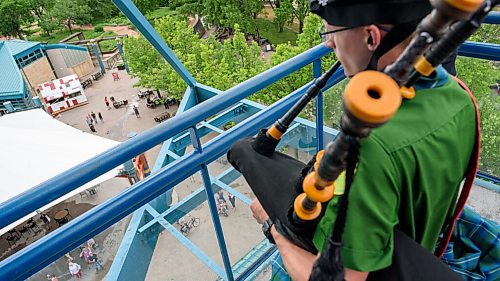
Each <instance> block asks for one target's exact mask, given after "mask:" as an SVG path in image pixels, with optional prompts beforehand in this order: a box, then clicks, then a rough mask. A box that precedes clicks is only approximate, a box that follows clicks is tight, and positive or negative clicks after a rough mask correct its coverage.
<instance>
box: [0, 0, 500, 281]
mask: <svg viewBox="0 0 500 281" xmlns="http://www.w3.org/2000/svg"><path fill="white" fill-rule="evenodd" d="M113 2H114V3H115V4H116V5H117V6H118V7H119V8H120V9H122V11H124V13H125V14H127V13H128V14H127V16H128V17H129V18H130V19H131V20H132V22H133V23H134V24H136V25H137V27H138V29H139V30H140V31H141V32H142V33H143V34H145V37H147V38H148V37H149V38H148V39H149V40H150V41H153V42H158V41H161V42H163V41H162V40H161V39H160V38H159V37H158V36H157V34H156V32H155V31H154V29H153V28H152V27H151V26H150V25H149V23H148V22H147V21H144V20H142V19H141V18H140V16H142V15H140V13H139V12H138V10H137V9H136V8H135V6H133V4H132V3H131V2H130V0H113ZM134 8H135V10H134ZM137 13H139V15H140V16H139V15H138V14H137ZM499 19H500V16H499V13H494V14H493V15H491V16H489V17H488V21H489V22H491V23H498V22H499ZM148 34H149V35H148ZM155 34H156V35H155ZM483 47H484V49H482V51H483V52H484V53H482V54H479V55H481V56H485V57H489V58H494V59H495V60H498V59H499V57H500V56H499V53H500V52H499V50H500V48H499V46H498V45H492V46H490V45H488V44H483V43H472V44H471V45H470V48H464V49H463V50H462V51H461V55H465V56H472V57H480V56H479V55H478V54H477V52H476V50H477V48H483ZM155 48H157V49H158V50H161V51H160V54H162V56H164V57H165V58H166V59H167V60H168V61H169V63H171V65H173V66H174V69H175V70H176V71H177V72H178V73H179V75H181V76H182V77H183V79H184V80H185V81H186V83H187V84H188V86H189V87H191V88H194V89H196V88H198V87H199V88H203V89H205V90H206V89H208V87H205V86H204V85H201V84H199V83H197V82H196V81H195V80H194V78H192V76H190V74H189V72H187V74H186V73H184V71H185V69H183V68H182V67H180V65H182V64H181V63H180V62H179V61H178V60H175V59H173V58H175V55H173V53H172V52H171V50H170V49H169V48H168V46H166V44H164V43H163V44H162V43H158V44H156V45H155ZM169 50H170V52H169ZM330 52H331V50H329V49H327V48H326V47H324V46H323V45H319V46H316V47H314V48H312V49H310V50H308V51H306V52H304V53H302V54H300V55H298V56H296V57H294V58H292V59H290V60H288V61H286V62H283V63H282V64H280V65H278V66H275V67H273V68H271V69H269V70H267V71H265V72H263V73H261V74H259V75H257V76H255V77H253V78H251V79H249V80H247V81H245V82H243V83H241V84H239V85H237V86H235V87H233V88H231V89H229V90H227V91H224V92H223V93H221V94H218V95H217V96H215V97H213V98H212V99H210V102H204V103H203V106H202V107H195V108H194V109H190V110H188V111H186V112H183V113H181V114H179V115H177V116H176V117H175V118H173V119H170V120H167V121H166V122H164V123H162V124H160V125H157V126H156V127H154V128H151V129H149V130H147V131H145V132H144V133H142V134H140V135H138V136H136V137H134V138H132V139H129V140H127V141H125V142H123V143H121V144H119V145H118V146H116V147H114V148H112V149H110V150H108V151H106V152H103V153H101V154H100V155H98V156H96V157H94V158H93V159H90V160H88V161H86V162H84V163H82V164H80V165H77V166H75V167H73V168H71V169H69V170H68V171H66V172H64V173H61V174H60V175H57V176H55V177H54V178H52V179H50V180H48V181H46V182H44V183H41V184H39V185H37V186H35V187H34V188H32V189H30V190H28V191H26V192H24V193H22V194H20V195H19V196H16V197H15V198H12V199H11V200H9V201H7V202H5V203H2V204H1V205H0V228H3V227H5V226H7V225H9V224H10V223H12V222H14V221H16V220H18V219H20V218H22V217H23V216H25V215H26V214H28V213H30V212H32V211H35V210H37V209H39V208H40V207H42V206H44V205H46V204H47V203H49V202H51V201H53V200H55V199H56V198H59V197H60V196H62V195H64V194H66V193H68V192H70V191H72V190H74V189H75V188H77V187H79V186H81V185H83V184H85V183H87V182H89V181H90V180H92V179H94V178H96V177H98V176H100V175H102V174H104V173H106V172H107V171H109V170H111V169H113V168H114V167H116V166H118V165H120V164H122V163H124V162H125V161H127V160H129V159H131V158H133V157H134V156H136V155H138V154H140V153H143V152H145V151H146V150H149V149H150V148H152V147H153V146H155V145H157V144H159V143H161V142H163V141H165V140H167V139H169V138H172V137H174V136H176V135H177V134H179V133H181V132H183V131H185V130H190V132H191V133H192V142H193V144H198V145H195V147H197V149H196V150H195V151H193V152H191V153H189V154H187V155H184V156H183V157H180V158H179V159H178V160H176V161H175V163H170V164H168V165H167V166H165V167H163V168H161V169H160V170H159V171H158V172H157V173H156V174H153V175H151V176H149V177H147V178H146V179H144V180H142V181H140V182H139V183H137V184H135V185H134V188H130V189H127V190H125V191H123V192H122V193H120V194H119V195H117V196H116V197H114V198H111V199H109V200H108V201H106V202H104V203H102V204H101V205H98V206H97V207H95V208H93V209H91V210H90V211H88V212H86V213H84V214H82V215H81V216H79V217H78V218H75V219H74V220H72V221H71V222H69V223H68V224H66V225H65V226H63V227H61V228H59V229H56V230H54V231H53V232H51V233H50V234H48V235H46V236H45V237H43V238H42V239H40V240H38V241H37V242H35V243H33V244H31V245H29V246H27V247H26V248H24V249H22V250H21V251H19V252H17V253H16V254H14V255H12V256H10V257H9V258H7V259H5V260H3V261H1V262H0V277H1V278H0V279H2V280H4V279H5V280H18V279H25V278H27V277H29V276H31V275H32V274H34V273H35V272H37V271H38V270H40V269H42V268H44V267H45V266H47V265H49V264H50V263H51V262H53V261H54V260H56V259H57V258H59V257H61V256H63V255H64V254H65V253H67V252H69V251H70V250H72V249H74V248H76V247H77V246H78V245H80V244H82V243H84V242H85V241H86V240H87V239H88V238H90V237H93V236H95V235H96V234H98V233H99V232H101V231H103V230H105V229H106V228H108V227H110V226H111V225H113V224H114V223H116V222H118V221H119V220H120V219H122V218H124V217H125V216H127V215H129V214H130V213H132V212H133V211H135V210H137V209H138V208H140V207H141V206H143V205H145V204H147V203H148V202H150V201H151V200H153V199H154V198H156V197H158V196H159V195H161V194H163V193H165V192H166V191H168V190H170V189H172V188H173V187H174V186H175V185H176V184H178V183H180V182H181V181H183V180H184V179H186V178H187V177H188V176H190V175H192V174H194V173H196V172H198V171H200V170H201V171H204V173H203V177H204V180H205V187H206V190H207V192H209V191H208V190H209V189H210V178H209V176H208V174H207V173H206V171H207V169H206V165H207V164H208V163H210V162H212V161H214V160H215V159H217V158H218V157H220V156H221V155H223V154H224V153H225V152H226V151H227V149H228V148H229V147H230V146H231V144H233V143H234V142H235V141H237V140H238V139H240V138H242V137H244V136H249V135H253V134H255V133H256V132H257V130H258V129H259V128H262V127H267V126H269V125H270V124H272V123H273V122H274V121H275V120H276V116H282V115H283V114H284V113H285V112H286V111H287V109H288V108H290V107H291V106H292V105H293V104H294V103H295V102H296V101H297V100H298V99H299V98H300V97H301V96H302V94H303V93H304V92H305V91H306V89H307V88H308V87H309V86H310V85H311V82H310V83H307V84H306V85H304V86H303V87H301V88H300V89H298V90H296V91H294V92H293V93H291V94H290V95H288V96H287V97H285V98H283V99H282V100H280V101H279V102H277V103H275V104H273V105H272V106H270V107H268V108H266V109H265V110H263V111H261V112H259V113H258V114H257V115H254V116H252V117H251V118H249V119H247V120H245V121H243V122H242V123H240V124H239V125H238V126H236V127H234V128H232V129H231V130H229V131H227V132H225V133H224V134H221V135H219V136H218V137H216V138H214V139H212V140H211V141H209V142H208V143H206V144H205V145H204V146H203V147H202V146H201V145H200V144H199V137H198V136H197V133H196V124H197V123H199V122H201V121H203V120H205V119H207V118H209V117H211V116H213V115H215V114H216V113H218V112H220V111H222V110H223V109H225V108H227V107H230V106H232V105H234V104H236V103H238V102H239V101H240V100H242V99H244V98H246V97H248V96H249V95H251V94H253V93H255V92H257V91H259V90H261V89H263V88H265V87H267V86H269V85H271V84H272V83H274V82H276V81H278V80H280V79H281V78H283V77H285V76H287V75H289V74H290V73H293V72H295V71H297V70H300V69H301V68H303V67H304V66H306V65H308V64H310V63H314V67H313V71H314V77H318V75H319V70H320V69H321V64H320V59H321V58H322V57H323V56H325V55H327V54H329V53H330ZM186 71H187V70H186ZM341 72H342V70H339V71H338V72H337V73H336V75H334V77H332V79H330V81H329V83H328V85H327V88H329V87H331V86H333V85H334V84H336V83H338V82H339V81H340V80H342V79H343V75H342V74H341ZM188 74H189V75H188ZM318 105H319V106H317V107H318V108H319V109H318V112H317V116H318V120H322V119H321V118H322V108H323V106H322V101H321V99H319V101H318ZM321 122H322V121H318V124H321ZM319 128H322V127H319ZM321 138H322V135H321V134H318V139H321ZM320 145H322V143H321V144H320ZM208 197H209V198H212V201H213V196H208ZM209 204H210V207H211V212H212V214H214V211H215V210H214V207H215V206H214V202H211V201H209ZM213 217H214V216H213ZM215 217H217V216H215ZM214 224H215V225H216V227H218V229H217V233H221V232H222V230H221V229H220V223H219V222H218V220H217V219H214ZM218 235H219V234H218ZM221 241H222V243H221ZM223 241H224V240H223V237H222V239H219V243H220V244H221V245H220V247H221V252H223V260H224V265H225V270H226V272H227V276H226V279H230V280H232V279H233V276H232V275H231V272H230V271H231V268H230V265H229V268H228V258H227V251H226V250H225V245H224V243H223ZM224 253H225V254H224ZM224 255H225V256H224Z"/></svg>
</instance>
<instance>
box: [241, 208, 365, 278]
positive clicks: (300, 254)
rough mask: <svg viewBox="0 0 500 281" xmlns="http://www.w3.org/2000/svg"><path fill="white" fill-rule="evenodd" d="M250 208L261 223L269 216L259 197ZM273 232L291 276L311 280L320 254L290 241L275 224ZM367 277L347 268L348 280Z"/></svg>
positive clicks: (362, 273) (346, 276)
mask: <svg viewBox="0 0 500 281" xmlns="http://www.w3.org/2000/svg"><path fill="white" fill-rule="evenodd" d="M250 209H251V210H252V213H253V217H254V218H255V220H257V222H258V223H260V224H262V223H264V221H265V220H266V219H267V218H268V217H269V216H268V215H267V213H266V211H264V208H262V205H261V204H260V202H259V201H258V200H257V199H255V200H253V201H252V204H250ZM271 234H272V235H273V238H274V241H276V246H277V247H278V250H279V251H280V255H281V258H282V259H283V263H284V265H285V268H286V269H287V271H288V274H289V275H290V277H292V279H293V280H296V281H302V280H309V276H310V275H311V271H312V268H313V265H314V262H315V261H316V259H317V258H318V257H319V255H318V256H315V255H313V254H311V253H310V252H308V251H306V250H304V249H302V248H300V247H298V246H297V245H295V244H293V243H292V242H290V241H288V239H286V238H285V237H284V236H283V235H281V234H280V233H279V232H278V231H276V228H275V227H274V226H273V227H272V228H271ZM367 277H368V272H360V271H356V270H352V269H348V268H346V269H345V279H346V280H347V281H364V280H366V278H367Z"/></svg>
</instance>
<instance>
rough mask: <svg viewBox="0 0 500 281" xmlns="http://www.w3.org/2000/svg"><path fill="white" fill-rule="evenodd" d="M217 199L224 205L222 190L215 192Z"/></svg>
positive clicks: (224, 199)
mask: <svg viewBox="0 0 500 281" xmlns="http://www.w3.org/2000/svg"><path fill="white" fill-rule="evenodd" d="M217 197H218V198H219V201H222V202H224V203H226V198H224V192H222V190H219V192H217Z"/></svg>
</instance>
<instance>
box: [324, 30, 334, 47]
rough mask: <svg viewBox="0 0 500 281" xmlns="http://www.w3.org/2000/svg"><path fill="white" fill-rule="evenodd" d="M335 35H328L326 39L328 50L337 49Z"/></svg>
mask: <svg viewBox="0 0 500 281" xmlns="http://www.w3.org/2000/svg"><path fill="white" fill-rule="evenodd" d="M333 36H334V35H333V34H328V35H327V37H326V38H325V39H326V40H325V46H326V47H327V48H331V49H335V47H336V45H335V41H334V40H333Z"/></svg>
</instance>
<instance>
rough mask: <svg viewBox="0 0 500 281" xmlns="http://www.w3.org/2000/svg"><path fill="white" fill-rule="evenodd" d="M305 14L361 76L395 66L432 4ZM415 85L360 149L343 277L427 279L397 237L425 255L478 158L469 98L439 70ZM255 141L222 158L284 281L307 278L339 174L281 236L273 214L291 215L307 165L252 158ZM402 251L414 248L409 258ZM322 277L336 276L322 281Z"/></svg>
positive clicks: (349, 5) (352, 3)
mask: <svg viewBox="0 0 500 281" xmlns="http://www.w3.org/2000/svg"><path fill="white" fill-rule="evenodd" d="M434 2H439V1H437V0H436V1H434ZM433 4H436V3H433ZM310 8H311V12H312V13H314V14H317V15H319V16H320V17H321V18H322V19H323V22H324V32H322V36H324V39H325V44H326V46H327V47H329V48H332V49H333V50H334V52H335V54H336V56H337V58H338V59H339V60H340V62H341V63H342V66H343V67H344V72H345V75H346V76H347V77H349V78H352V77H353V76H355V75H356V74H358V73H360V72H362V71H365V70H377V71H382V70H384V69H386V68H387V67H388V66H390V65H391V64H393V63H394V62H395V61H396V60H397V59H398V57H400V55H401V54H402V53H403V50H404V49H405V48H406V47H407V45H408V44H409V43H410V41H411V39H412V37H413V36H415V30H416V27H417V25H418V24H419V22H420V21H421V20H422V19H423V18H424V17H425V16H426V15H428V14H429V13H430V12H431V10H432V8H433V7H432V6H431V4H430V3H429V1H422V0H379V1H369V0H312V1H311V2H310ZM452 51H453V50H452ZM413 86H414V89H415V91H416V94H415V96H414V97H408V98H407V99H403V101H402V103H401V105H400V107H399V109H398V110H397V113H396V114H395V115H394V116H393V117H392V119H390V120H389V121H388V122H387V123H385V124H384V125H383V126H380V127H378V128H374V129H373V130H372V131H371V134H369V135H368V136H367V137H365V138H363V139H362V140H360V142H359V144H360V148H359V160H357V166H355V168H356V171H355V177H353V180H352V181H351V182H350V183H349V190H351V189H352V190H351V191H350V192H349V193H350V195H349V208H348V209H347V211H346V219H345V228H344V229H343V235H342V237H343V241H342V245H341V250H340V252H341V253H339V254H338V256H341V259H340V258H339V259H338V260H340V264H342V262H341V261H343V267H342V270H343V272H342V273H341V276H345V280H366V279H373V278H374V277H375V276H377V274H375V272H381V271H383V270H384V269H387V268H391V267H395V263H397V264H398V265H397V266H398V267H403V268H398V269H396V270H395V271H394V270H393V271H392V272H399V273H397V274H398V275H405V274H409V275H410V277H409V279H412V278H413V280H423V279H425V278H427V277H423V276H421V277H418V276H416V275H415V273H414V272H413V273H412V272H410V269H408V270H407V269H406V268H405V265H404V264H405V261H404V258H403V259H402V260H403V261H401V260H399V258H398V255H399V253H400V252H401V250H398V251H395V244H398V245H399V244H400V241H403V240H404V241H406V240H405V239H406V238H401V239H400V238H399V237H403V236H404V237H409V238H411V239H407V240H409V241H410V240H413V241H415V242H416V243H418V244H419V245H420V246H418V248H421V249H422V250H423V252H425V253H424V254H423V255H426V253H429V254H430V253H433V252H434V250H435V247H436V243H437V242H438V240H439V237H440V234H442V233H443V231H444V229H445V227H447V226H449V224H450V223H449V219H450V217H452V215H454V211H455V207H456V202H457V198H458V197H459V194H460V189H461V182H462V180H463V179H464V177H466V173H467V172H468V170H474V171H473V172H472V173H469V174H472V178H473V175H474V172H475V169H474V166H473V165H472V166H471V163H473V162H475V160H477V156H476V151H477V148H478V145H479V144H478V142H479V140H478V134H479V133H478V130H479V127H478V124H477V116H476V109H475V105H474V102H473V99H472V98H471V96H470V95H469V94H468V93H467V92H466V91H465V90H464V89H463V88H462V87H461V86H460V85H459V83H458V82H457V81H455V79H453V78H452V77H451V76H450V75H449V74H448V73H447V72H446V70H444V68H442V67H441V66H436V67H435V68H433V71H432V73H430V74H428V75H425V76H424V75H422V77H420V79H418V80H416V82H415V83H414V84H413ZM254 142H255V140H254V139H250V138H246V139H243V140H240V141H238V142H237V143H236V144H235V145H234V146H233V147H232V148H231V150H230V151H229V152H228V159H229V161H230V163H231V164H232V165H233V166H234V167H235V168H236V169H238V170H239V171H240V172H241V173H242V174H243V175H244V177H245V179H246V180H247V182H248V183H249V185H250V187H251V188H252V189H253V191H254V192H255V194H256V196H257V198H258V199H255V200H254V201H253V203H252V204H251V210H252V212H253V215H254V217H255V219H256V220H257V221H258V222H259V223H260V224H264V228H263V231H264V233H265V235H266V237H268V238H269V240H271V241H272V242H273V243H276V245H277V247H278V250H279V252H280V255H281V258H282V260H283V263H284V265H285V267H286V269H287V271H288V273H289V274H290V276H291V277H292V279H293V280H308V279H309V278H311V279H313V277H311V272H312V271H313V266H314V264H315V262H317V261H318V260H319V259H321V256H322V255H324V253H325V251H326V248H327V244H328V241H329V237H330V236H331V234H332V231H333V228H334V223H335V220H336V218H337V214H338V205H339V200H340V198H342V197H343V196H344V186H343V185H344V180H345V175H344V174H343V175H341V176H340V177H339V178H338V179H337V180H336V182H335V193H334V196H333V199H331V200H329V202H325V203H323V209H322V211H321V216H320V217H319V218H318V219H317V220H315V221H314V223H313V224H312V225H313V227H312V229H311V227H309V228H310V229H309V231H304V232H300V231H298V232H295V234H293V233H291V232H288V231H287V230H286V229H287V227H286V223H283V220H286V219H283V215H281V216H280V215H278V213H280V212H281V213H283V212H284V213H285V215H284V216H285V218H291V217H293V216H292V215H290V214H291V211H289V210H293V206H294V205H293V204H294V203H293V199H295V197H296V196H297V195H298V194H300V193H302V192H303V191H302V190H301V189H302V188H301V186H302V181H303V180H304V177H305V176H306V175H307V174H308V173H310V172H311V170H313V168H312V167H313V166H314V162H315V160H314V158H313V159H312V160H311V162H310V163H309V164H307V165H304V164H303V163H302V162H299V161H297V160H295V159H293V158H291V157H288V156H286V155H283V154H281V153H278V152H275V153H274V154H273V155H272V156H264V155H260V154H259V153H257V152H255V151H254V149H255V145H253V143H254ZM325 154H326V152H325ZM469 166H471V167H473V168H471V167H469ZM316 167H317V166H316ZM353 170H354V168H353ZM467 178H468V179H469V178H471V177H470V176H467ZM287 194H290V195H289V196H288V195H287ZM467 194H468V193H467ZM460 197H462V196H460ZM466 197H467V196H465V198H466ZM263 206H264V207H263ZM283 209H285V211H283ZM268 214H269V216H268ZM283 225H285V226H283ZM309 225H311V224H309ZM277 228H278V231H277ZM292 232H293V231H292ZM284 233H286V235H283V234H284ZM395 236H397V237H396V239H395ZM290 240H294V241H290ZM395 240H397V241H396V242H395ZM413 241H411V243H414V242H413ZM446 242H447V241H446ZM416 243H414V244H415V245H417V244H416ZM444 244H446V243H444ZM298 245H300V246H298ZM398 247H399V248H405V247H406V246H398ZM412 247H413V246H412ZM412 247H408V248H407V249H406V252H405V253H404V255H406V256H409V255H415V256H416V257H415V259H416V263H419V259H420V256H418V255H419V253H421V252H422V251H420V250H419V249H416V248H415V247H413V248H412ZM410 248H411V249H416V250H411V252H410V253H408V249H410ZM438 248H439V247H438ZM403 252H404V251H403ZM422 259H423V258H422ZM436 261H437V259H436ZM406 263H408V262H406ZM433 263H435V261H432V262H431V264H433ZM402 264H403V265H402ZM412 265H413V266H415V263H413V264H412ZM421 266H422V267H421V270H422V271H434V270H435V271H439V270H440V269H435V268H434V267H433V265H431V266H427V265H426V264H425V263H424V262H423V263H422V265H421ZM438 267H439V266H438ZM441 269H442V268H441ZM446 270H448V269H447V268H446V269H444V271H446ZM417 271H418V269H417ZM405 272H407V273H405ZM392 274H394V273H392ZM381 276H383V275H381ZM407 277H408V276H407ZM385 278H386V277H383V279H385ZM395 278H396V280H406V279H405V278H403V277H401V276H399V277H397V276H396V277H395ZM398 278H399V279H398ZM450 278H451V277H450ZM375 279H376V278H375ZM409 279H408V280H409ZM324 280H334V278H333V277H332V278H328V276H327V277H326V278H325V279H324ZM335 280H337V279H335ZM339 280H342V277H341V279H339Z"/></svg>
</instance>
